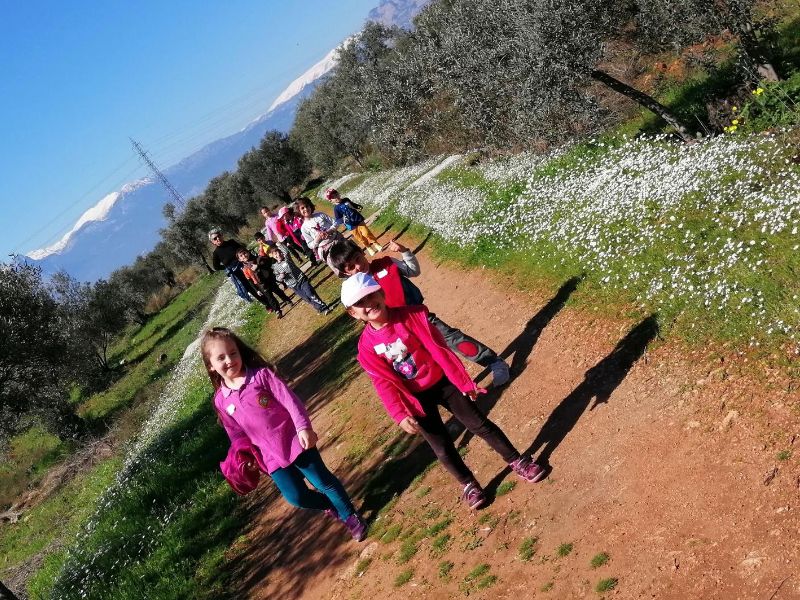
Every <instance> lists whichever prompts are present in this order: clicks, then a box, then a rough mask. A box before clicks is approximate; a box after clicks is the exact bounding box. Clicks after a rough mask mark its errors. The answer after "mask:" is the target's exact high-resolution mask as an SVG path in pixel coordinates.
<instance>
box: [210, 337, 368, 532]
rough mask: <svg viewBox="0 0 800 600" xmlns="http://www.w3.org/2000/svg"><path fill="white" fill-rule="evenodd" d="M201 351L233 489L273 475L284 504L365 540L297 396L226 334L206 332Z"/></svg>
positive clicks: (244, 488) (359, 520) (224, 466)
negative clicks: (318, 514) (335, 522)
mask: <svg viewBox="0 0 800 600" xmlns="http://www.w3.org/2000/svg"><path fill="white" fill-rule="evenodd" d="M200 349H201V354H202V356H203V362H204V363H205V367H206V370H207V371H208V376H209V377H210V378H211V383H212V384H213V385H214V389H215V390H216V393H215V394H214V408H215V409H216V411H217V414H218V415H219V418H220V421H221V422H222V425H223V427H225V431H226V432H227V433H228V437H229V438H230V440H231V448H230V450H229V452H228V456H227V458H226V459H225V460H224V461H223V462H222V463H220V466H221V467H222V472H223V474H224V475H225V478H226V479H227V480H228V483H230V485H231V487H232V488H233V489H234V490H235V491H236V492H237V493H239V494H246V493H247V492H249V491H252V490H253V489H255V487H256V486H257V485H258V478H259V473H260V472H265V473H268V474H269V476H270V477H272V480H273V481H274V482H275V485H276V486H277V487H278V490H279V491H280V492H281V494H282V495H283V497H284V498H285V499H286V501H287V502H289V503H290V504H293V505H294V506H298V507H300V508H310V509H314V510H320V511H323V512H325V513H326V514H328V515H330V516H332V517H335V518H338V519H339V520H341V521H342V522H343V523H344V524H345V525H346V526H347V529H348V530H349V531H350V534H351V535H352V536H353V539H354V540H356V541H358V542H360V541H362V540H363V539H364V538H365V537H366V536H367V524H366V523H365V522H364V520H363V519H362V518H361V515H359V514H358V512H357V511H356V509H355V508H354V507H353V503H352V502H351V501H350V497H349V496H348V495H347V492H346V491H345V489H344V487H343V486H342V484H341V482H340V481H339V480H338V479H337V478H336V476H335V475H334V474H333V473H331V472H330V471H329V470H328V468H327V467H326V466H325V463H324V462H323V461H322V456H320V453H319V450H317V448H316V444H317V434H316V433H314V429H313V428H312V427H311V420H310V419H309V418H308V413H307V412H306V409H305V406H303V403H302V402H301V401H300V398H298V397H297V395H296V394H295V393H294V392H293V391H292V390H291V389H289V387H288V386H287V385H286V384H285V383H284V382H283V380H282V379H280V378H279V377H278V376H277V375H276V374H275V372H274V369H273V368H272V367H271V366H270V365H269V364H268V363H267V362H266V361H265V360H264V359H263V358H261V356H260V355H259V354H258V353H257V352H256V351H255V350H253V349H252V348H250V347H248V346H247V345H246V344H245V343H244V342H242V341H241V340H240V339H239V338H238V337H237V336H236V334H234V333H233V332H232V331H231V330H229V329H226V328H224V327H214V328H213V329H209V330H208V331H206V332H205V333H204V334H203V337H202V340H201V342H200ZM305 480H308V481H309V482H310V483H311V485H312V486H314V488H315V489H309V487H308V486H307V485H306V482H305Z"/></svg>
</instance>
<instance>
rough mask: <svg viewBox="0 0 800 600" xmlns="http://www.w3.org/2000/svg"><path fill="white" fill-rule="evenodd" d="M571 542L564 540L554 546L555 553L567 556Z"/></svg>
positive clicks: (570, 551)
mask: <svg viewBox="0 0 800 600" xmlns="http://www.w3.org/2000/svg"><path fill="white" fill-rule="evenodd" d="M572 549H573V544H572V542H564V543H563V544H560V545H559V546H558V548H556V555H557V556H560V557H561V558H564V557H565V556H569V555H570V554H571V553H572Z"/></svg>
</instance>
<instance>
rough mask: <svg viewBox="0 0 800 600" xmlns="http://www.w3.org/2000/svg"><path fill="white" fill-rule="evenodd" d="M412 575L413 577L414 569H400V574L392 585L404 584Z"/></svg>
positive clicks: (400, 585)
mask: <svg viewBox="0 0 800 600" xmlns="http://www.w3.org/2000/svg"><path fill="white" fill-rule="evenodd" d="M412 577H414V569H406V570H405V571H401V572H400V574H399V575H398V576H397V577H395V579H394V587H402V586H404V585H405V584H407V583H408V582H409V581H411V578H412Z"/></svg>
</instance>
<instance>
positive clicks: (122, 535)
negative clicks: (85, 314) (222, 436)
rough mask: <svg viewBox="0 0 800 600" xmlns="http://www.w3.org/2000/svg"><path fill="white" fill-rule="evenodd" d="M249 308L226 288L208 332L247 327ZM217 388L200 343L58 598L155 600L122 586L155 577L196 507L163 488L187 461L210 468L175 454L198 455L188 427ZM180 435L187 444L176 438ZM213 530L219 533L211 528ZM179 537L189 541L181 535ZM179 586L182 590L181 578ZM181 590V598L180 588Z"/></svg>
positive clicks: (80, 547) (144, 432) (69, 563)
mask: <svg viewBox="0 0 800 600" xmlns="http://www.w3.org/2000/svg"><path fill="white" fill-rule="evenodd" d="M246 309H247V305H246V304H245V303H243V302H241V301H240V300H239V299H238V297H237V296H236V294H235V291H234V288H233V286H232V285H228V284H227V283H225V284H223V285H222V286H221V287H220V289H219V291H218V292H217V295H216V297H215V300H214V303H213V305H212V307H211V310H210V313H209V315H208V318H207V319H206V321H205V324H204V325H203V328H202V329H205V328H206V327H210V326H224V327H231V328H236V327H239V326H240V325H241V324H242V322H243V319H244V315H245V311H246ZM198 333H199V332H198ZM209 390H210V384H209V383H208V378H207V376H206V374H205V370H204V369H203V367H202V362H201V360H200V353H199V339H198V340H195V341H194V342H193V343H192V344H190V345H189V346H188V347H187V348H186V351H185V352H184V354H183V357H182V358H181V360H180V362H179V363H178V365H177V366H176V367H175V369H174V371H173V373H172V376H171V378H170V380H169V382H168V383H167V386H166V388H165V390H164V392H163V394H162V395H161V397H160V398H159V400H158V402H157V403H156V405H155V408H154V410H153V412H152V414H151V415H150V416H149V417H148V418H147V420H146V421H145V423H144V424H143V426H142V429H141V433H140V434H139V436H138V437H137V438H136V440H135V441H134V442H133V443H132V444H131V447H130V448H129V449H128V451H127V453H126V457H125V459H124V463H123V467H122V469H121V470H120V472H119V473H118V475H117V477H116V479H115V481H114V483H113V484H112V485H111V486H110V487H109V488H108V489H107V490H106V492H105V493H104V494H103V495H102V496H101V498H100V499H99V500H98V503H97V509H96V511H95V513H94V515H93V516H92V517H91V518H90V520H89V521H88V523H87V524H86V526H85V527H84V529H83V531H82V532H81V533H80V534H79V536H78V538H77V540H75V541H74V543H73V544H72V545H71V546H70V548H69V550H68V554H67V557H66V560H65V563H64V567H63V569H62V570H61V572H60V574H59V575H58V577H57V578H56V580H55V586H54V588H53V590H52V592H50V597H54V598H105V597H112V595H113V597H115V598H126V597H137V598H138V597H142V596H141V594H142V593H144V595H145V596H147V595H148V594H147V593H146V592H143V590H142V589H138V585H137V584H136V582H135V581H134V582H133V583H132V582H131V581H128V580H124V581H119V579H118V578H117V574H119V573H122V572H125V573H126V575H131V574H133V577H134V580H135V579H136V578H141V577H144V576H145V573H147V571H148V568H147V567H145V566H144V565H145V563H146V562H150V563H152V555H153V553H154V550H155V549H156V548H158V546H159V545H160V544H161V543H162V538H168V537H170V536H172V535H173V534H172V533H171V532H170V528H171V527H172V526H173V525H175V522H176V521H178V520H180V519H181V518H184V517H185V515H186V513H187V511H188V509H189V508H190V507H189V506H187V505H186V503H185V501H186V499H185V498H184V499H183V502H182V501H181V499H180V498H171V497H165V494H163V489H164V488H165V487H167V486H168V485H169V484H170V483H171V482H169V481H164V479H165V478H166V477H170V476H172V477H174V476H175V474H176V472H178V473H179V472H180V469H177V470H176V471H172V470H171V469H170V467H172V466H174V465H179V464H181V463H184V462H186V461H187V460H188V461H196V462H197V463H200V462H207V457H201V456H194V457H193V456H191V455H190V456H177V455H176V456H172V455H171V450H174V449H175V447H176V444H178V445H179V447H181V448H183V449H184V450H187V451H190V450H191V447H192V440H191V438H190V437H189V436H192V435H197V437H198V439H202V437H203V436H202V435H201V434H200V432H199V431H196V430H193V429H192V428H187V427H186V423H185V421H186V420H190V421H191V420H193V419H196V418H197V417H196V413H197V411H198V406H201V405H202V403H204V402H207V400H208V395H209ZM214 425H215V424H214ZM176 436H177V437H179V438H181V439H180V440H176V439H175V438H176ZM214 475H216V473H214ZM220 481H221V480H220V478H219V477H216V476H215V477H213V478H211V481H210V482H201V483H200V484H199V485H201V486H202V485H203V484H206V485H207V487H208V489H207V490H200V491H201V492H202V495H205V496H208V495H213V494H214V493H216V492H215V490H219V489H220V485H219V483H220ZM186 487H189V486H186ZM222 493H223V494H228V491H227V490H226V489H225V488H224V487H222ZM143 503H144V504H146V505H143ZM132 508H133V510H132ZM209 530H210V531H211V530H212V525H211V524H209ZM176 537H178V539H181V536H176ZM164 554H168V553H166V552H164ZM179 566H180V565H175V568H176V569H177V568H178V567H179ZM137 570H138V573H137ZM164 577H165V578H166V581H167V582H168V580H169V576H168V575H167V574H166V573H164ZM128 579H129V578H128ZM162 583H163V582H162ZM175 585H176V586H178V585H180V584H179V580H178V579H177V578H176V580H175ZM112 590H113V592H112ZM173 591H174V592H175V593H176V594H180V590H179V588H178V587H176V588H175V589H174V590H173ZM154 597H155V596H154ZM161 597H165V596H163V595H162V596H161Z"/></svg>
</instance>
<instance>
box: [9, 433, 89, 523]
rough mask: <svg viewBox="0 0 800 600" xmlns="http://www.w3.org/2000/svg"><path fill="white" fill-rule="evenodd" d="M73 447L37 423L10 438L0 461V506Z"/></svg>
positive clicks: (38, 477)
mask: <svg viewBox="0 0 800 600" xmlns="http://www.w3.org/2000/svg"><path fill="white" fill-rule="evenodd" d="M73 450H74V445H73V444H72V443H70V442H65V441H62V440H61V439H60V438H59V437H58V436H56V435H53V434H52V433H50V432H49V431H47V430H46V429H44V428H43V427H41V426H39V425H35V426H33V427H31V428H30V429H28V430H26V431H23V432H22V433H20V434H18V435H16V436H14V437H13V438H11V440H9V443H8V449H7V451H6V452H5V455H4V456H2V462H0V509H2V508H3V507H5V506H8V505H10V504H11V503H12V502H13V501H14V500H15V499H16V498H17V496H19V495H20V494H21V493H22V492H23V491H24V490H25V489H26V488H28V487H30V486H32V485H35V484H36V483H37V482H38V481H39V480H40V479H41V478H42V476H44V475H45V473H47V471H48V469H49V468H50V467H52V466H53V465H54V464H56V463H59V462H61V460H63V459H64V458H65V457H67V456H68V455H69V454H70V453H71V452H72V451H73Z"/></svg>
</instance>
